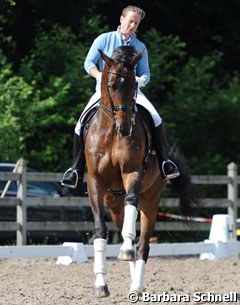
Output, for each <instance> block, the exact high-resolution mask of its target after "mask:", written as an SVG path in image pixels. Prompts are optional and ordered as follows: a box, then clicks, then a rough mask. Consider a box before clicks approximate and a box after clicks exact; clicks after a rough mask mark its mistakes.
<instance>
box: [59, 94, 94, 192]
mask: <svg viewBox="0 0 240 305" xmlns="http://www.w3.org/2000/svg"><path fill="white" fill-rule="evenodd" d="M99 99H100V92H99V91H96V92H95V93H94V94H93V96H92V97H91V99H90V100H89V102H88V104H87V106H86V107H85V109H84V110H83V112H82V115H81V116H80V118H79V120H78V122H77V125H76V127H75V133H74V139H73V166H72V167H70V168H69V169H68V170H67V171H66V172H65V173H64V175H63V178H62V180H61V184H62V185H64V186H67V187H70V188H76V187H77V185H78V184H79V183H81V182H82V180H83V176H84V169H85V155H84V140H83V128H82V124H81V122H84V121H85V119H86V117H87V115H88V114H89V112H90V111H89V110H90V109H93V108H94V106H93V105H94V104H96V103H97V101H98V100H99Z"/></svg>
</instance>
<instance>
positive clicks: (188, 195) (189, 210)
mask: <svg viewBox="0 0 240 305" xmlns="http://www.w3.org/2000/svg"><path fill="white" fill-rule="evenodd" d="M170 159H171V160H172V161H173V162H175V163H176V165H177V167H178V170H179V172H180V176H179V177H177V178H174V179H171V180H170V181H171V185H172V188H173V190H174V191H175V192H176V193H177V195H178V196H179V198H180V209H181V212H182V213H183V215H185V216H189V217H190V218H191V216H193V215H195V213H196V211H197V208H199V207H200V193H199V190H198V188H197V186H196V185H193V184H192V182H191V175H190V173H189V170H188V167H187V164H186V160H185V158H184V156H183V155H182V154H180V153H179V151H177V150H176V149H172V150H171V152H170ZM194 212H195V213H194Z"/></svg>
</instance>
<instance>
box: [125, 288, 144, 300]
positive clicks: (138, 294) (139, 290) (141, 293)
mask: <svg viewBox="0 0 240 305" xmlns="http://www.w3.org/2000/svg"><path fill="white" fill-rule="evenodd" d="M143 291H144V289H133V290H132V289H131V290H130V292H129V293H134V295H137V296H138V297H139V298H141V297H142V295H143Z"/></svg>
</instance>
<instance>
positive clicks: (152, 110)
mask: <svg viewBox="0 0 240 305" xmlns="http://www.w3.org/2000/svg"><path fill="white" fill-rule="evenodd" d="M100 97H101V93H100V91H96V92H95V93H94V94H93V96H92V97H91V98H90V100H89V102H88V103H87V106H86V107H85V109H84V110H83V112H82V114H81V116H80V118H79V120H78V122H77V125H76V127H75V133H76V134H78V135H79V134H80V128H81V122H82V120H83V119H84V117H85V115H86V113H87V111H88V109H90V108H91V106H92V105H93V104H94V103H96V102H97V101H98V100H99V99H100ZM136 103H137V104H139V105H141V106H143V107H144V108H145V109H147V110H148V112H149V113H150V114H151V116H152V118H153V121H154V125H155V127H157V126H159V125H160V124H161V123H162V118H161V117H160V115H159V114H158V112H157V110H156V109H155V107H154V106H153V105H152V103H150V101H149V100H148V99H147V98H146V96H145V95H144V94H143V93H142V91H141V90H140V89H138V92H137V99H136Z"/></svg>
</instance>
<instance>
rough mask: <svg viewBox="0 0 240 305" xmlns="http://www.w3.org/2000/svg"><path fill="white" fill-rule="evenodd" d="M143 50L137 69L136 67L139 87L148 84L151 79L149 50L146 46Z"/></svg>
mask: <svg viewBox="0 0 240 305" xmlns="http://www.w3.org/2000/svg"><path fill="white" fill-rule="evenodd" d="M141 52H142V57H141V59H140V60H139V61H138V63H137V69H136V81H137V83H138V87H139V88H141V87H144V86H146V85H147V84H148V82H149V81H150V68H149V60H148V52H147V49H146V47H145V46H144V49H142V51H141Z"/></svg>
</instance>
